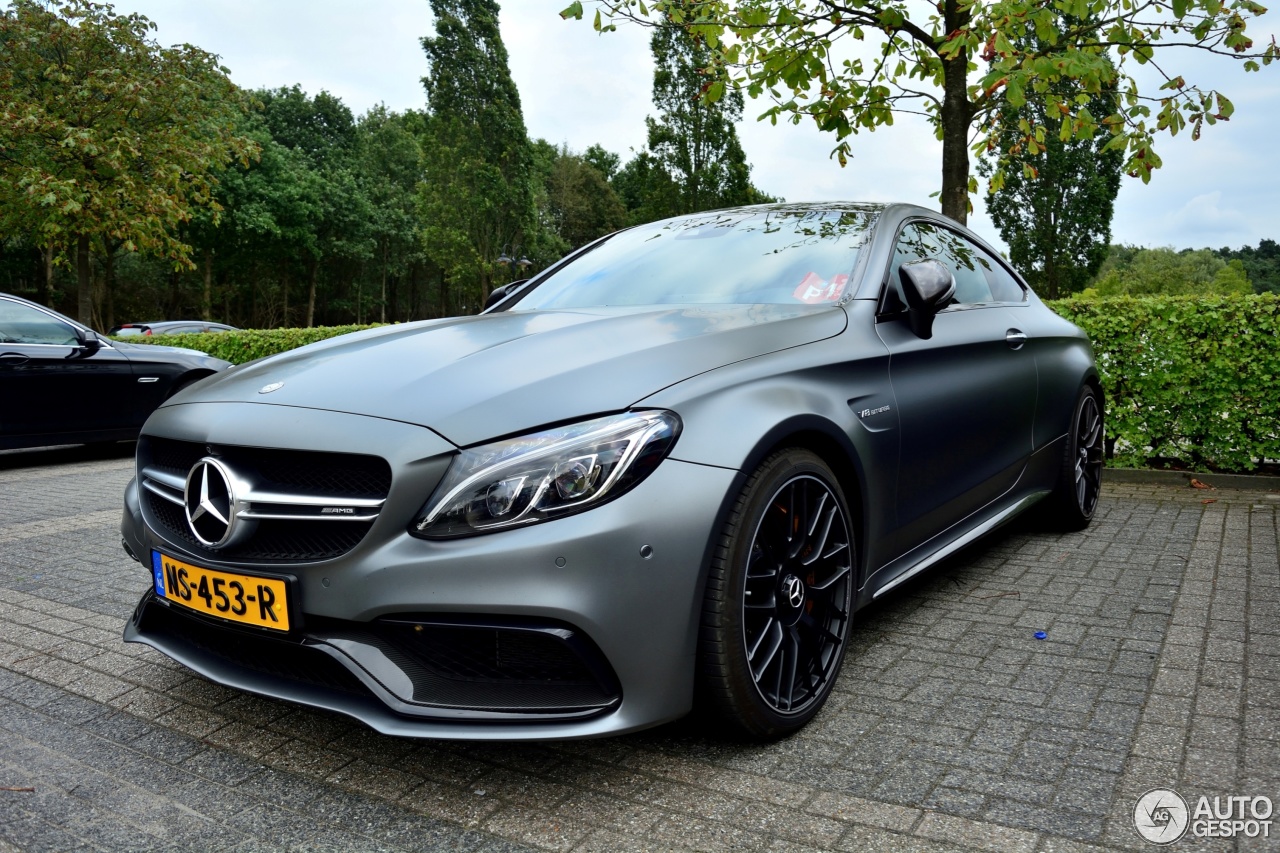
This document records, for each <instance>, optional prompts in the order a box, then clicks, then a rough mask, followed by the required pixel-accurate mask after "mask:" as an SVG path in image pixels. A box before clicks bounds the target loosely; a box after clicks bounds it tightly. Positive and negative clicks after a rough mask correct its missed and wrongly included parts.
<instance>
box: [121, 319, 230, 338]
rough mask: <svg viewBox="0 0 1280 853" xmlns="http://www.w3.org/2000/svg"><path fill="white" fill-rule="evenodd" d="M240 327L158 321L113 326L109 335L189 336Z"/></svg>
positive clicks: (203, 321) (201, 321)
mask: <svg viewBox="0 0 1280 853" xmlns="http://www.w3.org/2000/svg"><path fill="white" fill-rule="evenodd" d="M238 331H240V329H239V327H238V326H228V325H227V324H226V323H210V322H209V321H208V320H157V321H156V322H154V323H125V324H123V325H120V326H113V327H112V329H111V331H110V332H107V334H109V335H111V336H113V337H121V338H124V337H129V336H130V335H187V334H200V333H202V332H238Z"/></svg>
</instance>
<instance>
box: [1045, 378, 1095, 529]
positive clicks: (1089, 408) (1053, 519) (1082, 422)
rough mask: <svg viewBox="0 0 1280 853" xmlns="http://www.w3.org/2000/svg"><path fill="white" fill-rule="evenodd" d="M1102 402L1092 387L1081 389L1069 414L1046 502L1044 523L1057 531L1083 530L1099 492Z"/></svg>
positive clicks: (1091, 517)
mask: <svg viewBox="0 0 1280 853" xmlns="http://www.w3.org/2000/svg"><path fill="white" fill-rule="evenodd" d="M1102 414H1103V413H1102V401H1101V400H1100V399H1099V397H1098V392H1097V391H1096V390H1094V388H1093V387H1092V386H1089V385H1086V386H1085V387H1084V388H1081V389H1080V397H1079V398H1078V399H1077V400H1076V405H1075V407H1074V408H1073V409H1072V410H1071V423H1070V424H1069V425H1068V430H1067V441H1066V446H1065V448H1064V449H1063V453H1062V467H1061V468H1060V469H1059V471H1058V484H1057V486H1056V487H1055V488H1054V490H1053V493H1052V494H1050V495H1049V498H1048V499H1047V500H1046V501H1045V514H1044V517H1045V519H1046V520H1047V521H1048V522H1049V523H1050V524H1052V525H1053V526H1054V527H1056V528H1057V529H1059V530H1065V531H1074V530H1084V529H1085V528H1086V527H1088V526H1089V522H1091V521H1093V515H1094V513H1095V512H1096V511H1097V508H1098V494H1099V492H1100V491H1101V490H1102V461H1103V449H1102V439H1103V418H1102Z"/></svg>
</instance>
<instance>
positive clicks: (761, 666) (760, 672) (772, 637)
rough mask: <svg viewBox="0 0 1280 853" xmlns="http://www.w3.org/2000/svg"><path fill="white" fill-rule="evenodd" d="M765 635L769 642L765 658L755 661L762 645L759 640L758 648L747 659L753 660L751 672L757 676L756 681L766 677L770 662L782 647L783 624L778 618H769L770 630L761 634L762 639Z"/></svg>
mask: <svg viewBox="0 0 1280 853" xmlns="http://www.w3.org/2000/svg"><path fill="white" fill-rule="evenodd" d="M765 637H768V639H769V644H768V650H767V651H766V652H765V654H764V659H763V660H762V661H760V662H759V663H756V662H755V657H756V651H758V650H759V646H760V643H759V642H758V641H757V643H756V648H755V649H754V650H752V652H751V654H749V655H748V656H747V659H748V660H750V661H751V662H752V663H751V674H752V676H754V677H755V680H756V681H759V680H760V679H761V678H763V677H764V673H765V670H767V669H768V668H769V664H771V663H773V659H774V657H776V656H777V654H778V650H779V649H781V648H782V626H781V625H779V624H778V622H777V620H775V619H770V620H769V627H768V630H767V631H766V632H762V633H761V634H760V639H762V640H763V639H765Z"/></svg>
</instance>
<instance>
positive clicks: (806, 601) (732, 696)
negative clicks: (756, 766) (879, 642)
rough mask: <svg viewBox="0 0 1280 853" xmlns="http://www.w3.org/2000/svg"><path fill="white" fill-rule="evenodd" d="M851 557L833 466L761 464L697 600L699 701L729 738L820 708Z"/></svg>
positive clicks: (805, 460) (784, 727)
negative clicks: (715, 716)
mask: <svg viewBox="0 0 1280 853" xmlns="http://www.w3.org/2000/svg"><path fill="white" fill-rule="evenodd" d="M855 560H856V548H855V542H854V538H853V534H852V529H851V525H850V524H849V512H848V507H847V504H846V502H845V499H844V495H843V493H842V492H841V489H840V485H839V483H838V482H837V481H836V478H835V475H834V474H832V472H831V469H830V468H829V467H827V465H826V464H825V463H824V462H823V461H822V459H821V458H819V457H818V456H816V455H815V454H813V453H811V452H809V451H807V450H801V449H790V450H784V451H781V452H779V453H776V454H774V455H773V456H771V457H769V458H768V459H767V460H765V462H764V463H763V464H762V465H761V466H760V467H759V468H758V469H757V470H756V472H755V473H754V474H753V475H752V476H751V478H750V479H749V480H748V481H747V484H746V485H745V486H744V487H743V490H742V492H741V494H740V495H739V496H738V500H737V502H736V503H735V505H734V508H733V511H732V513H731V514H730V517H729V519H728V521H727V522H726V523H725V528H724V530H723V532H722V535H721V539H720V543H719V545H718V547H717V549H716V552H715V555H714V557H713V559H712V563H711V568H710V572H709V577H708V580H707V590H706V597H705V600H704V604H703V616H702V631H701V637H700V653H699V658H700V667H701V671H700V675H701V688H702V693H703V695H704V697H705V699H706V700H707V701H709V702H710V704H711V705H712V707H713V709H714V710H715V711H717V712H718V715H719V716H720V717H721V719H722V720H723V721H724V722H726V723H727V724H729V725H730V726H732V727H733V728H734V729H735V730H736V731H737V732H739V733H740V734H744V735H746V736H748V737H753V738H757V739H773V738H779V737H783V736H786V735H789V734H791V733H792V732H795V731H796V730H798V729H800V728H801V727H802V726H804V725H805V724H806V723H807V722H809V720H810V719H812V718H813V716H814V715H815V714H817V713H818V710H819V709H820V708H821V707H822V705H823V703H824V702H826V699H827V696H828V694H829V693H830V692H831V688H832V686H833V684H834V683H835V678H836V674H837V673H838V672H839V671H840V663H841V660H842V659H843V657H844V650H845V645H846V642H847V640H848V636H849V626H850V622H851V618H852V605H853V588H854V566H855V565H856V562H855Z"/></svg>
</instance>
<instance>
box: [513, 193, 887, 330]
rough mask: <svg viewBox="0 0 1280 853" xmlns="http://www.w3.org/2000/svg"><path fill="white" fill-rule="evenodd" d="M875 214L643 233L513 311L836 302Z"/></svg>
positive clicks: (723, 216) (770, 212) (554, 280)
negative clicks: (617, 306)
mask: <svg viewBox="0 0 1280 853" xmlns="http://www.w3.org/2000/svg"><path fill="white" fill-rule="evenodd" d="M878 213H879V209H878V208H857V209H834V208H813V207H805V208H795V207H791V208H788V207H776V208H767V209H755V210H731V211H715V212H712V213H703V214H695V215H692V216H685V217H681V218H678V219H668V220H665V221H663V222H654V223H651V224H649V225H641V226H638V227H636V228H631V229H629V230H627V231H623V232H620V233H618V234H615V235H614V236H613V237H610V238H609V239H608V240H606V241H605V242H604V243H601V244H600V245H598V246H597V247H596V248H594V249H592V250H591V251H589V252H587V253H585V254H583V255H582V256H581V257H578V258H576V259H574V260H573V261H570V262H569V264H567V265H566V266H564V267H563V268H561V269H559V270H556V271H555V272H553V273H552V274H551V275H550V276H548V277H547V278H544V279H543V280H542V281H541V282H540V283H539V284H538V286H537V287H535V288H533V289H532V290H531V291H529V292H528V293H527V294H525V295H524V296H522V297H520V298H519V300H518V302H517V303H516V304H515V306H514V308H513V310H516V311H524V310H533V309H544V308H588V307H596V306H601V305H683V304H726V303H728V304H751V303H775V304H793V305H794V304H810V305H816V304H821V303H831V302H835V301H836V300H838V299H839V298H840V297H841V295H843V293H844V290H845V287H846V285H847V284H848V282H849V275H850V274H851V273H852V272H853V265H854V262H855V261H856V260H857V258H858V250H859V249H860V248H861V247H862V245H863V243H864V242H865V240H866V237H867V235H868V234H869V233H870V231H871V227H872V225H873V224H874V223H875V219H876V216H877V214H878Z"/></svg>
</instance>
